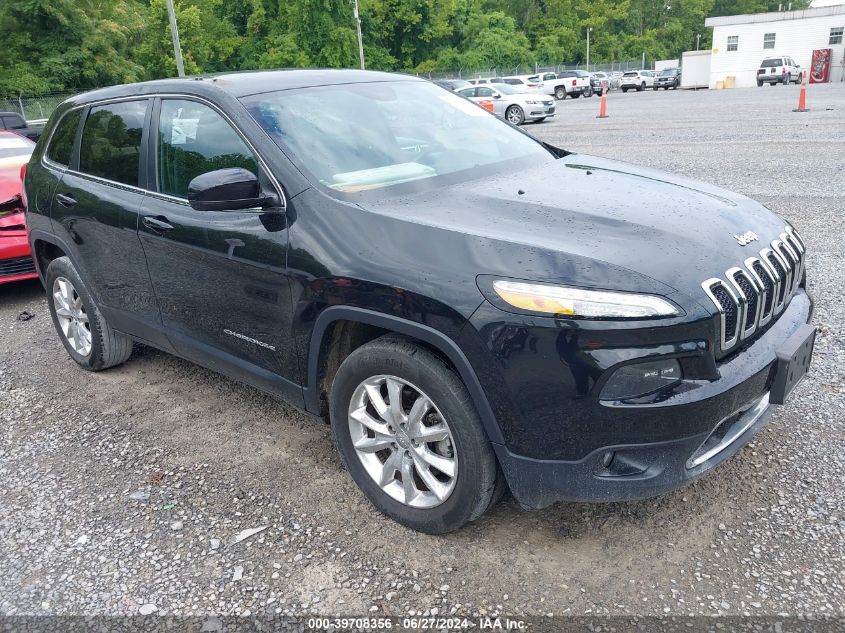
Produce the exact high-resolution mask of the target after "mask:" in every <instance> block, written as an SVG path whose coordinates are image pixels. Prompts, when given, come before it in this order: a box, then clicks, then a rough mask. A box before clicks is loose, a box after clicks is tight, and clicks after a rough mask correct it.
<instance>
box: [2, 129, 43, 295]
mask: <svg viewBox="0 0 845 633" xmlns="http://www.w3.org/2000/svg"><path fill="white" fill-rule="evenodd" d="M33 149H35V143H33V142H32V141H31V140H30V139H28V138H26V137H25V136H21V135H19V134H16V133H14V132H7V131H0V284H5V283H9V282H12V281H22V280H24V279H35V278H37V277H38V274H37V273H36V272H35V262H33V260H32V254H31V252H30V250H29V242H28V241H27V239H26V219H25V216H24V203H23V200H22V196H21V191H22V186H21V181H22V180H23V172H24V171H25V165H26V164H27V162H29V157H30V156H31V155H32V151H33Z"/></svg>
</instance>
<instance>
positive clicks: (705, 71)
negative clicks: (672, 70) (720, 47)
mask: <svg viewBox="0 0 845 633" xmlns="http://www.w3.org/2000/svg"><path fill="white" fill-rule="evenodd" d="M711 56H712V53H711V52H710V51H709V50H707V51H686V52H684V53H683V54H682V55H681V88H690V89H697V88H707V87H708V86H709V85H710V59H711Z"/></svg>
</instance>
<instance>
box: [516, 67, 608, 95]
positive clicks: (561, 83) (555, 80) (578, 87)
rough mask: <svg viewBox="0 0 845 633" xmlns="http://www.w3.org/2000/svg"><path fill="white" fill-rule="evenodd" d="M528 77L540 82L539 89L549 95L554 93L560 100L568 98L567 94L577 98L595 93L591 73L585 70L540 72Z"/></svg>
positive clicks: (530, 79)
mask: <svg viewBox="0 0 845 633" xmlns="http://www.w3.org/2000/svg"><path fill="white" fill-rule="evenodd" d="M528 79H529V81H532V82H535V83H537V84H538V85H537V89H538V90H540V91H541V92H544V93H546V94H547V95H554V97H555V99H558V100H561V99H566V97H567V96H569V97H572V98H574V99H577V98H578V97H580V96H581V95H584V96H586V97H591V96H592V95H593V89H592V87H591V86H590V73H588V72H586V71H583V70H564V71H563V72H561V73H559V74H556V73H552V72H548V73H539V74H537V75H531V76H530V77H529V78H528Z"/></svg>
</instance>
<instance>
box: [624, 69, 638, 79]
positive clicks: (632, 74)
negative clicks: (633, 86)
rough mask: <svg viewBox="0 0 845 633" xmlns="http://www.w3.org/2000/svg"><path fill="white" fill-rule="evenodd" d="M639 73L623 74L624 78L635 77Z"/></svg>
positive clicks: (634, 71) (633, 71)
mask: <svg viewBox="0 0 845 633" xmlns="http://www.w3.org/2000/svg"><path fill="white" fill-rule="evenodd" d="M638 74H639V73H637V71H636V70H632V71H631V72H627V73H625V75H624V76H625V77H636V76H637V75H638Z"/></svg>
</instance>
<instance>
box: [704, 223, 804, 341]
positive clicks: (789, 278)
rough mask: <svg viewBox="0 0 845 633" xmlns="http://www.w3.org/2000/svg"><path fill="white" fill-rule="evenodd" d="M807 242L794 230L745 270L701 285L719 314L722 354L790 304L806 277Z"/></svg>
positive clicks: (751, 259)
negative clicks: (804, 276)
mask: <svg viewBox="0 0 845 633" xmlns="http://www.w3.org/2000/svg"><path fill="white" fill-rule="evenodd" d="M805 255H806V248H805V246H804V240H802V239H801V237H800V236H799V235H798V234H797V233H796V232H795V230H794V229H793V228H792V227H791V226H790V227H787V228H786V231H785V232H783V233H781V234H780V236H779V239H776V240H774V241H772V243H771V248H769V247H767V248H764V249H763V250H761V251H760V256H759V257H749V258H748V259H746V260H745V262H744V263H743V266H742V267H735V268H730V269H728V270H727V271H725V276H724V278H721V277H713V278H711V279H708V280H707V281H705V282H703V283H702V284H701V287H702V288H703V289H704V292H705V294H706V295H707V296H708V297H710V300H711V301H712V302H713V303H714V304H715V305H716V308H717V309H718V311H719V324H720V340H719V347H720V349H721V351H727V350H729V349H730V348H731V347H733V346H734V345H736V344H737V343H738V342H739V341H742V340H744V339H746V338H748V337H749V336H751V335H752V334H754V332H756V331H757V329H758V328H761V327H763V326H765V325H767V324H768V323H769V321H771V320H772V319H773V318H774V317H775V316H777V315H778V314H780V312H781V311H782V310H783V309H784V308H785V307H786V305H787V304H788V303H789V300H790V298H791V297H792V294H793V293H794V292H795V290H796V289H797V288H798V285H799V284H800V283H801V279H802V278H803V275H804V265H805Z"/></svg>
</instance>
